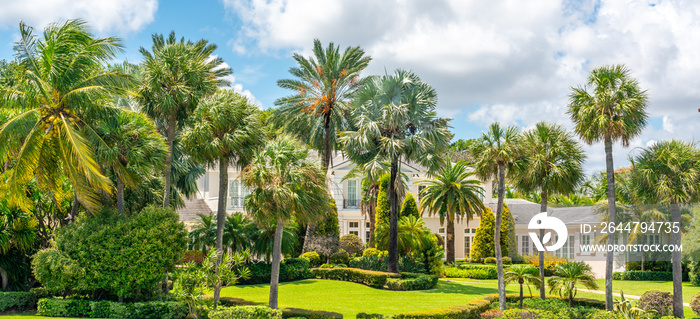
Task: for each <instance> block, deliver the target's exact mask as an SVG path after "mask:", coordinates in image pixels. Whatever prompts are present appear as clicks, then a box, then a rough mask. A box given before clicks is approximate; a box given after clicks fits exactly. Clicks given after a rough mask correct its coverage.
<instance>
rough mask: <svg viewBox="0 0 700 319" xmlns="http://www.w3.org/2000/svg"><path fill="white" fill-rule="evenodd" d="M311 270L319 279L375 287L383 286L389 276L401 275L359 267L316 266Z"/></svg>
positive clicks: (397, 276) (396, 276)
mask: <svg viewBox="0 0 700 319" xmlns="http://www.w3.org/2000/svg"><path fill="white" fill-rule="evenodd" d="M311 272H313V274H314V276H316V278H319V279H330V280H342V281H351V282H356V283H360V284H365V285H367V286H370V287H374V288H383V287H384V285H386V281H387V279H388V278H399V277H400V275H399V274H394V273H389V272H379V271H371V270H364V269H357V268H314V269H312V270H311Z"/></svg>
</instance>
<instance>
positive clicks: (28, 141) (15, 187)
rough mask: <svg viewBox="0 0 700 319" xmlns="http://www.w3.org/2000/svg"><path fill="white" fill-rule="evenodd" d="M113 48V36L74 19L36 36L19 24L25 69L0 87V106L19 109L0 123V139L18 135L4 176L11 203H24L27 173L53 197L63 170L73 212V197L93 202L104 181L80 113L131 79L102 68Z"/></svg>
mask: <svg viewBox="0 0 700 319" xmlns="http://www.w3.org/2000/svg"><path fill="white" fill-rule="evenodd" d="M121 49H122V46H121V41H120V40H119V39H117V38H111V37H109V38H95V37H93V35H92V34H90V33H89V31H88V28H87V26H86V24H85V22H83V21H81V20H68V21H66V22H64V23H60V24H59V23H52V24H49V25H48V26H46V28H45V29H44V33H43V37H42V38H40V39H39V40H37V37H36V36H35V35H34V29H33V28H31V27H29V26H27V25H25V24H24V23H20V40H19V41H18V42H17V43H16V45H15V52H16V55H17V57H18V59H19V61H20V64H22V65H24V66H25V68H26V69H25V72H26V73H25V75H26V76H24V77H23V78H22V79H21V83H18V84H17V85H16V86H13V87H11V88H3V89H2V92H0V93H1V94H0V95H1V96H2V101H0V102H2V104H4V107H7V108H10V109H15V110H18V111H20V112H19V115H16V116H14V117H13V118H12V119H10V120H9V121H7V122H6V123H4V124H3V125H2V126H0V140H2V141H16V140H18V138H21V140H22V141H23V143H22V146H21V148H20V150H19V152H18V153H17V155H16V161H15V165H14V167H13V169H12V171H11V172H10V176H9V180H8V185H9V186H10V187H9V189H8V191H9V192H10V194H11V195H12V196H10V200H11V202H12V203H11V204H13V205H19V206H20V207H21V208H22V209H23V210H25V211H28V210H29V206H30V205H31V203H30V201H29V200H28V199H27V197H26V196H24V194H25V193H26V192H27V185H28V184H29V180H31V179H34V178H36V179H37V181H38V182H39V183H38V185H40V187H41V188H42V189H43V190H48V191H50V192H51V193H54V194H57V195H58V197H61V196H62V190H61V187H59V185H58V183H57V181H58V180H60V177H61V176H62V175H64V176H67V177H68V180H69V181H70V183H71V184H72V186H73V192H74V205H73V206H74V209H73V215H75V213H77V208H78V201H79V202H80V204H82V205H83V206H84V207H86V208H87V209H88V210H95V209H96V208H97V207H99V206H100V196H99V193H100V192H103V191H104V192H108V191H110V189H111V187H112V185H111V183H110V180H109V178H107V177H106V176H105V175H104V174H103V173H102V171H101V169H100V166H99V165H98V164H97V162H96V161H95V155H94V152H93V145H91V144H90V142H89V141H88V139H87V137H94V135H95V132H94V131H93V130H92V128H91V127H90V126H89V125H88V122H89V121H86V119H89V118H90V117H95V115H96V114H99V113H100V112H101V111H102V110H103V109H104V105H103V104H101V103H102V101H104V100H106V96H107V95H109V94H117V95H118V94H123V93H124V92H125V90H126V88H128V87H129V86H130V85H131V84H132V81H131V78H130V77H128V76H125V75H123V74H121V73H118V72H113V71H105V70H104V68H103V66H104V65H105V64H106V62H108V61H110V60H112V59H114V58H115V57H116V55H117V53H119V52H120V51H121ZM13 144H14V143H5V142H3V143H0V162H3V163H6V161H7V159H8V157H9V156H10V155H11V154H13V153H14V152H13V147H12V146H13Z"/></svg>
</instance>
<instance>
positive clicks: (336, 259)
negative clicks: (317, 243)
mask: <svg viewBox="0 0 700 319" xmlns="http://www.w3.org/2000/svg"><path fill="white" fill-rule="evenodd" d="M331 263H333V264H346V265H347V264H348V263H350V255H349V254H348V252H347V251H345V249H342V248H341V249H338V250H337V251H336V252H335V253H333V255H332V256H331Z"/></svg>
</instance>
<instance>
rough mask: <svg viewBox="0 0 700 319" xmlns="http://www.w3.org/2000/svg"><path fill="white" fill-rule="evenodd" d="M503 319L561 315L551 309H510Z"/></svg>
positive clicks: (548, 318) (555, 318)
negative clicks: (550, 310)
mask: <svg viewBox="0 0 700 319" xmlns="http://www.w3.org/2000/svg"><path fill="white" fill-rule="evenodd" d="M501 318H503V319H535V318H537V319H559V318H560V317H559V316H558V315H556V314H554V313H551V312H549V311H544V310H539V309H532V308H529V309H508V310H506V311H504V312H503V317H501Z"/></svg>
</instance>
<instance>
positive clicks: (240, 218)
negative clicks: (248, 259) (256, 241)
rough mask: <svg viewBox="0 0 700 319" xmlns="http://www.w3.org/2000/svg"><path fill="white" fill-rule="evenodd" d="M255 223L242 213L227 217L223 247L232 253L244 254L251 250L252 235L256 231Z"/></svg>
mask: <svg viewBox="0 0 700 319" xmlns="http://www.w3.org/2000/svg"><path fill="white" fill-rule="evenodd" d="M254 228H255V225H254V224H253V222H252V221H251V220H250V219H249V218H248V217H246V216H245V215H243V214H242V213H238V212H236V213H233V215H230V216H226V223H224V236H223V245H224V247H225V249H226V250H229V251H230V252H231V253H237V252H242V251H244V250H247V249H249V248H250V246H251V244H250V241H251V240H250V238H251V233H252V232H253V231H254Z"/></svg>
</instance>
